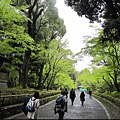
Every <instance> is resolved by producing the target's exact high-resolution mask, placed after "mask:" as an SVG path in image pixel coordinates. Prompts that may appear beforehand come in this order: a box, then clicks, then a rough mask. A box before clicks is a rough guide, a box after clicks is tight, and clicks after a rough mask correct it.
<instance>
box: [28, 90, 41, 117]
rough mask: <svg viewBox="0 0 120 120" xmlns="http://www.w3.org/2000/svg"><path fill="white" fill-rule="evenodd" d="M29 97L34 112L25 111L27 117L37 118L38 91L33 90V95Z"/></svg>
mask: <svg viewBox="0 0 120 120" xmlns="http://www.w3.org/2000/svg"><path fill="white" fill-rule="evenodd" d="M30 99H31V100H34V106H35V111H34V112H28V113H27V118H29V119H37V114H38V108H39V106H40V102H39V92H35V93H34V95H33V97H32V98H30Z"/></svg>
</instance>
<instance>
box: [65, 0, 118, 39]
mask: <svg viewBox="0 0 120 120" xmlns="http://www.w3.org/2000/svg"><path fill="white" fill-rule="evenodd" d="M65 4H66V5H68V6H70V7H71V8H72V9H74V10H75V11H76V12H77V13H78V15H79V16H85V17H86V18H88V19H89V20H90V21H91V22H94V21H97V22H100V21H101V20H102V21H103V20H104V22H103V24H102V26H103V28H104V35H103V36H102V41H112V40H114V41H119V40H120V1H119V0H99V1H98V0H65ZM113 30H115V31H114V34H113V32H112V31H113ZM106 36H107V37H106ZM108 36H109V38H108ZM111 38H112V39H111Z"/></svg>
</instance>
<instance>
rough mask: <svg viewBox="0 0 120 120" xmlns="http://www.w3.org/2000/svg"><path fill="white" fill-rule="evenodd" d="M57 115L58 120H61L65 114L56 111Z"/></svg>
mask: <svg viewBox="0 0 120 120" xmlns="http://www.w3.org/2000/svg"><path fill="white" fill-rule="evenodd" d="M58 114H59V118H58V119H59V120H63V117H64V114H65V112H64V111H58Z"/></svg>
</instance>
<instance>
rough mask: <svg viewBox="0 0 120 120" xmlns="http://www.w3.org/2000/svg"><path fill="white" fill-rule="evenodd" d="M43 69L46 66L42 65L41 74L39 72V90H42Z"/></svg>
mask: <svg viewBox="0 0 120 120" xmlns="http://www.w3.org/2000/svg"><path fill="white" fill-rule="evenodd" d="M43 68H44V64H41V65H40V72H39V80H38V86H37V89H40V90H42V73H43Z"/></svg>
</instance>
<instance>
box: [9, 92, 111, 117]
mask: <svg viewBox="0 0 120 120" xmlns="http://www.w3.org/2000/svg"><path fill="white" fill-rule="evenodd" d="M79 96H80V92H79V91H76V99H75V101H74V104H73V106H72V105H71V101H70V99H69V98H68V112H67V113H65V116H64V119H110V117H109V114H108V112H107V111H106V109H105V107H104V106H103V105H102V104H101V103H100V102H99V101H98V100H96V99H95V98H89V96H88V94H86V98H85V103H84V105H83V106H81V103H80V99H79ZM54 104H55V101H52V102H49V103H47V104H45V105H43V106H40V108H39V112H38V119H58V114H54V110H53V109H54ZM7 119H27V118H26V116H25V115H24V114H23V113H20V114H17V115H14V116H11V117H9V118H7Z"/></svg>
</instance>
